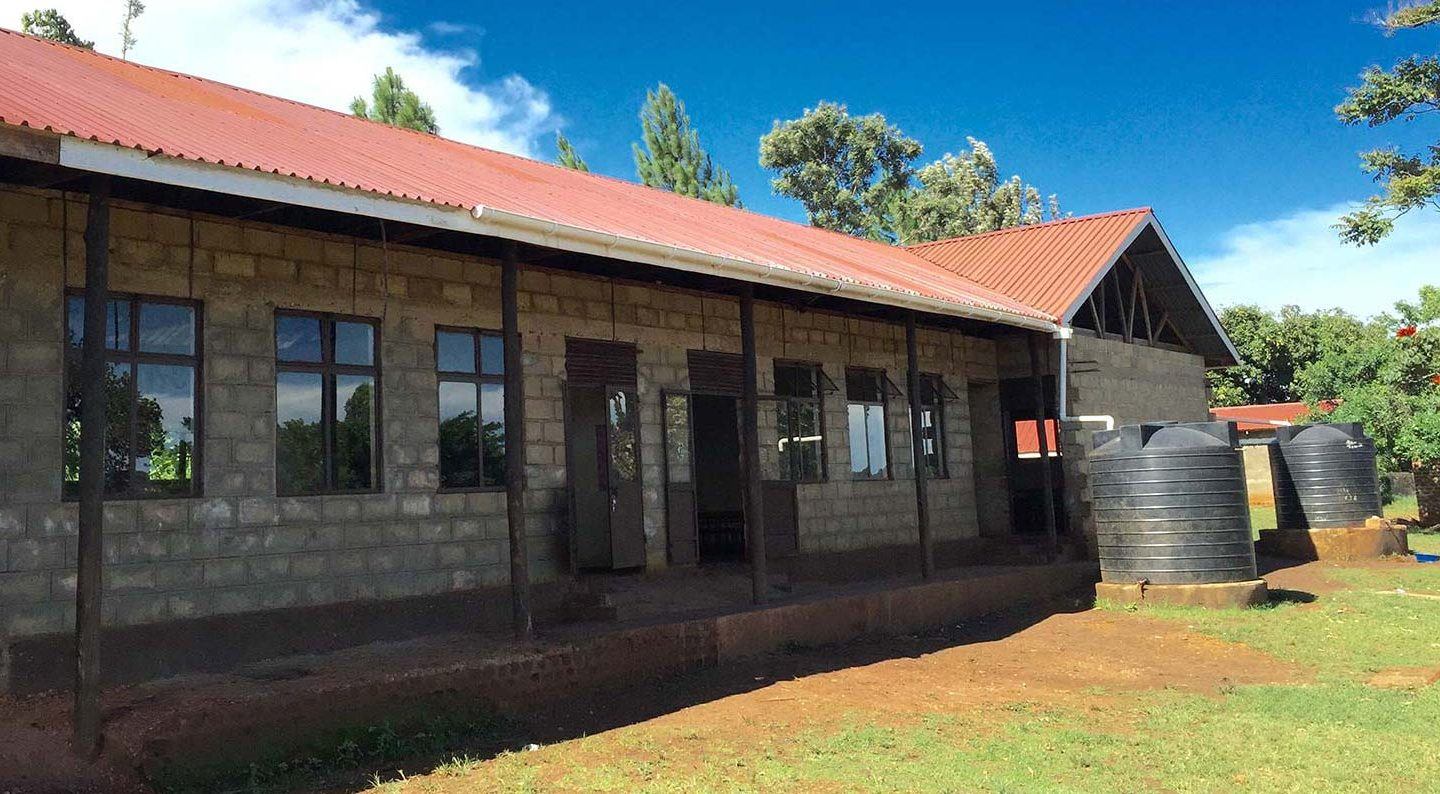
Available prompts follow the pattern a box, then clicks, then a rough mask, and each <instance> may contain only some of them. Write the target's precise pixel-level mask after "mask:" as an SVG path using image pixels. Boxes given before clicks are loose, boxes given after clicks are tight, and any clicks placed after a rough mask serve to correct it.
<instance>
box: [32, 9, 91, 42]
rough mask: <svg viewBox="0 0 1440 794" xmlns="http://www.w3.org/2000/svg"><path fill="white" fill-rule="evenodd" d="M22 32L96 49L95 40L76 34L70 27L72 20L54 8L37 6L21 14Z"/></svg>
mask: <svg viewBox="0 0 1440 794" xmlns="http://www.w3.org/2000/svg"><path fill="white" fill-rule="evenodd" d="M20 32H21V33H28V34H30V35H31V36H39V37H40V38H42V39H49V40H51V41H58V42H60V43H61V44H71V45H74V46H76V47H84V48H85V49H87V50H93V49H95V42H93V41H86V40H85V39H82V38H80V37H79V36H77V35H75V29H74V28H72V27H70V20H68V19H66V18H65V17H64V15H62V14H61V13H60V12H59V11H57V10H56V9H53V8H37V9H35V10H34V11H26V12H25V13H24V14H21V15H20Z"/></svg>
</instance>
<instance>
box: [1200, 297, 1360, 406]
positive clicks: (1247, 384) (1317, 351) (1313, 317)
mask: <svg viewBox="0 0 1440 794" xmlns="http://www.w3.org/2000/svg"><path fill="white" fill-rule="evenodd" d="M1220 325H1221V326H1222V327H1224V328H1225V333H1226V334H1227V335H1229V337H1230V340H1231V341H1232V342H1234V343H1235V348H1236V350H1237V351H1238V352H1239V353H1240V364H1238V365H1237V366H1234V367H1229V368H1227V369H1222V370H1210V371H1208V372H1207V373H1206V374H1205V376H1206V378H1207V379H1208V380H1209V382H1210V390H1211V398H1210V401H1211V404H1212V405H1215V406H1217V407H1218V406H1226V405H1254V404H1264V403H1283V402H1295V401H1297V400H1301V399H1303V396H1304V395H1303V393H1302V389H1303V386H1302V384H1301V383H1300V376H1301V373H1302V372H1303V371H1305V370H1306V368H1307V367H1309V366H1310V365H1312V364H1314V363H1315V362H1317V361H1321V360H1326V361H1330V362H1338V361H1340V360H1342V359H1343V358H1344V357H1345V356H1347V355H1350V354H1352V353H1353V352H1354V351H1356V350H1358V349H1360V348H1361V347H1362V345H1361V342H1362V340H1363V339H1365V338H1366V336H1367V335H1368V336H1371V337H1373V336H1376V335H1377V331H1376V330H1375V329H1374V328H1373V327H1371V326H1369V325H1367V324H1366V323H1364V322H1362V321H1360V320H1358V319H1356V318H1355V317H1353V316H1351V315H1349V314H1347V313H1345V312H1344V311H1341V310H1339V309H1330V310H1326V311H1316V312H1302V311H1300V309H1299V307H1296V306H1286V307H1284V308H1282V309H1281V310H1280V311H1279V312H1278V313H1271V312H1268V311H1266V310H1264V309H1261V308H1260V307H1258V306H1231V307H1228V308H1226V309H1225V310H1224V311H1222V312H1220ZM1378 333H1379V335H1380V336H1383V332H1378Z"/></svg>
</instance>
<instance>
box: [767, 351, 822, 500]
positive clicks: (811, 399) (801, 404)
mask: <svg viewBox="0 0 1440 794" xmlns="http://www.w3.org/2000/svg"><path fill="white" fill-rule="evenodd" d="M834 388H835V385H834V383H832V382H831V381H830V379H829V378H827V377H825V373H824V372H821V371H820V367H819V366H817V365H815V364H776V365H775V396H776V397H778V398H780V399H779V401H778V402H777V403H776V411H777V418H778V420H779V422H778V429H779V432H778V437H779V440H778V444H779V452H780V477H781V479H785V480H790V481H792V482H814V481H817V480H823V479H825V449H824V447H825V444H824V441H825V426H824V422H823V421H822V419H821V400H822V398H823V394H824V393H825V392H826V391H834Z"/></svg>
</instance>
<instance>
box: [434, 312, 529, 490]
mask: <svg viewBox="0 0 1440 794" xmlns="http://www.w3.org/2000/svg"><path fill="white" fill-rule="evenodd" d="M440 334H467V335H469V336H470V337H471V338H472V339H474V340H475V371H474V372H473V373H472V372H454V371H451V370H442V369H440ZM487 336H489V337H494V338H496V339H499V340H501V344H502V345H503V344H504V334H503V332H501V331H498V330H495V329H491V328H477V327H474V326H464V325H438V324H437V325H436V326H435V395H436V399H437V406H438V399H439V395H440V384H442V383H473V384H475V421H476V422H477V423H478V424H479V432H478V433H477V435H476V439H477V441H478V442H479V449H477V450H476V451H475V454H476V464H477V465H478V468H477V469H476V471H478V472H479V473H480V478H481V479H482V480H483V479H484V478H485V443H484V440H483V438H482V436H483V434H484V430H485V425H484V422H483V421H482V419H481V416H482V414H481V411H480V406H481V402H482V401H483V399H484V396H483V395H484V389H483V385H484V384H487V383H498V384H499V385H500V389H501V392H500V393H501V395H502V400H503V395H504V393H505V392H504V389H505V364H504V361H503V360H502V361H501V364H500V374H499V375H487V374H485V367H484V356H485V353H484V349H483V347H482V345H481V342H480V340H481V339H483V338H484V337H487ZM502 359H503V354H502ZM502 416H503V414H502ZM441 421H442V418H441V417H440V415H439V412H438V411H437V412H436V417H435V427H436V430H437V435H436V437H435V443H436V448H437V450H438V448H439V443H440V437H439V435H438V430H439V427H440V422H441ZM509 454H510V440H509V439H508V438H507V439H506V440H505V455H506V456H509ZM500 463H501V467H500V471H501V473H502V474H501V480H500V482H499V483H497V484H495V485H484V484H481V485H460V486H446V485H445V479H444V476H445V475H444V470H443V469H440V470H439V471H440V475H439V476H440V480H439V482H440V485H439V487H438V488H437V489H436V491H437V493H495V492H498V491H503V490H505V488H506V483H505V479H504V473H505V472H507V471H508V469H507V468H506V467H505V458H501V459H500ZM440 465H443V462H442V463H441V464H440Z"/></svg>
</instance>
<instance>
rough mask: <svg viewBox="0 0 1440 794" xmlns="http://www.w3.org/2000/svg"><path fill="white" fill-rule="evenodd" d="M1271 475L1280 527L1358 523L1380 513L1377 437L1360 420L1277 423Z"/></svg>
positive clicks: (1353, 525) (1357, 524)
mask: <svg viewBox="0 0 1440 794" xmlns="http://www.w3.org/2000/svg"><path fill="white" fill-rule="evenodd" d="M1270 479H1271V480H1272V481H1273V482H1274V488H1275V524H1276V526H1278V527H1279V528H1280V529H1333V528H1336V527H1358V526H1362V525H1364V523H1365V519H1367V518H1369V517H1370V516H1378V515H1380V511H1381V507H1380V475H1379V474H1378V473H1377V471H1376V468H1375V442H1374V440H1372V439H1371V438H1370V437H1369V436H1366V435H1365V428H1364V427H1363V426H1361V425H1360V424H1358V423H1354V422H1350V423H1342V424H1333V425H1294V426H1292V427H1277V428H1276V429H1275V440H1274V441H1272V442H1270Z"/></svg>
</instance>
